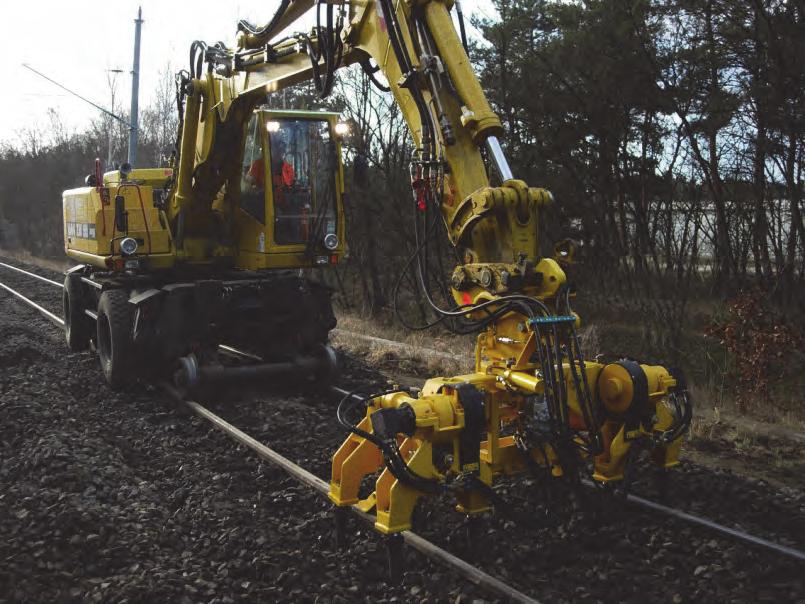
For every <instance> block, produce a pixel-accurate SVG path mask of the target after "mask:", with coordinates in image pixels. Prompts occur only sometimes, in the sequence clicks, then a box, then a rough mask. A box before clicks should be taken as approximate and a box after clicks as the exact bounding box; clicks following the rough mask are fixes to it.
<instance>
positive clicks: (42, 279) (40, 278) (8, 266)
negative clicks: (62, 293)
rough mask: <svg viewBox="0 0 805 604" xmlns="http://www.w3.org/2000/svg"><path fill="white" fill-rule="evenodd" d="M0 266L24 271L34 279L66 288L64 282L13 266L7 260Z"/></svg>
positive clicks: (24, 273)
mask: <svg viewBox="0 0 805 604" xmlns="http://www.w3.org/2000/svg"><path fill="white" fill-rule="evenodd" d="M0 266H2V267H5V268H7V269H11V270H12V271H17V272H18V273H22V274H23V275H28V276H29V277H33V278H34V279H39V280H40V281H44V282H45V283H50V284H51V285H56V286H57V287H61V288H64V285H63V284H62V283H59V282H58V281H54V280H53V279H48V278H47V277H43V276H42V275H37V274H36V273H31V272H28V271H24V270H22V269H21V268H17V267H16V266H11V265H10V264H6V263H5V262H0Z"/></svg>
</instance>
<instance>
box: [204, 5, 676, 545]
mask: <svg viewBox="0 0 805 604" xmlns="http://www.w3.org/2000/svg"><path fill="white" fill-rule="evenodd" d="M313 7H316V8H317V10H319V24H318V26H317V27H316V28H315V29H314V31H313V33H312V35H309V36H308V35H296V36H289V37H285V38H280V41H279V42H276V43H274V42H272V40H274V39H275V37H276V36H277V35H278V34H280V32H281V31H282V30H283V29H284V28H285V27H286V26H288V25H290V24H291V23H293V22H294V20H295V19H297V18H298V17H299V15H301V14H302V13H304V12H305V11H306V10H307V9H309V8H313ZM451 8H452V2H450V1H449V0H361V1H354V2H343V3H330V2H327V3H325V2H314V1H312V0H287V1H283V2H282V3H281V5H280V8H279V10H278V12H277V14H276V16H275V17H274V19H273V20H272V21H271V23H269V24H268V25H267V26H266V27H264V28H261V29H258V28H254V27H252V26H250V25H248V24H241V29H242V31H241V34H240V36H239V40H238V47H239V48H238V49H237V50H236V51H231V52H226V53H218V54H217V57H216V53H215V52H213V53H212V61H213V63H216V65H217V67H216V69H217V70H218V71H220V72H222V73H226V71H227V70H228V69H230V66H231V65H235V66H237V65H241V66H243V65H248V66H246V67H242V69H241V72H240V73H239V74H237V75H235V76H233V79H232V82H233V84H234V85H236V87H237V89H238V90H241V91H247V90H254V91H259V94H265V93H266V92H271V91H272V90H276V89H278V88H280V87H282V86H284V85H286V84H288V83H293V82H296V81H299V80H301V79H305V78H308V77H309V78H313V79H314V80H315V81H316V83H317V87H318V89H319V91H320V92H321V93H322V94H327V92H328V91H329V89H330V88H331V87H332V81H333V80H332V77H333V73H334V72H335V70H336V69H338V68H340V67H342V66H345V65H349V64H354V63H360V64H361V65H362V66H363V68H364V70H366V71H367V72H368V73H369V75H370V77H372V78H373V77H374V76H373V73H374V72H376V71H379V72H381V73H382V74H383V75H384V76H385V79H386V80H387V82H388V88H389V90H390V92H391V93H392V94H393V95H394V98H395V100H396V102H397V104H398V105H399V107H400V110H401V112H402V114H403V116H404V118H405V120H406V122H407V123H408V126H409V128H410V131H411V135H412V138H413V142H414V146H415V149H416V154H415V159H414V161H413V163H412V166H411V183H412V188H413V202H414V205H415V210H414V213H415V224H414V228H415V234H416V236H417V245H418V252H420V253H419V254H418V255H417V256H416V257H415V258H413V259H412V261H414V264H413V266H414V270H415V271H416V274H417V276H418V279H419V283H420V288H421V290H422V292H423V293H424V294H425V296H426V298H427V300H428V302H429V303H430V304H431V306H432V307H433V309H434V311H435V312H436V313H437V314H438V315H439V317H440V321H442V322H444V323H445V324H448V325H451V326H452V327H453V329H455V330H456V331H459V332H463V333H467V332H476V333H478V336H477V343H476V348H475V370H474V372H473V373H471V374H468V375H462V376H455V377H447V378H433V379H431V380H428V381H427V382H426V383H425V385H424V387H423V388H422V389H421V391H418V392H405V391H392V392H385V393H375V394H372V395H366V396H357V395H355V396H350V397H347V398H345V399H344V401H342V404H341V405H340V406H339V413H338V417H339V421H341V423H343V424H344V425H345V426H346V427H347V428H348V429H349V430H350V435H349V437H348V438H347V439H346V441H345V442H344V443H343V445H342V446H341V447H340V449H339V450H338V451H337V452H336V454H335V455H334V457H333V467H332V480H331V488H330V498H331V500H332V501H333V502H334V503H335V504H336V505H337V506H348V505H354V504H357V505H359V506H360V507H361V508H362V509H363V510H365V511H368V510H371V509H375V510H376V514H377V521H376V525H375V526H376V528H377V529H378V530H380V531H382V532H384V533H396V532H399V531H403V530H406V529H408V528H410V527H411V514H412V511H413V508H414V505H415V503H416V502H417V500H418V499H419V498H420V497H422V496H425V495H429V494H434V493H441V492H444V491H450V492H452V493H454V494H455V496H456V500H457V504H458V509H459V510H460V511H462V512H464V513H466V514H476V513H479V512H483V511H486V510H488V509H489V508H490V505H491V503H492V502H493V501H494V500H495V495H494V491H492V488H491V486H492V483H493V480H494V478H495V476H497V475H500V474H510V473H513V472H519V471H522V470H532V471H536V470H535V469H539V468H541V469H542V470H541V471H544V470H545V469H547V471H548V472H549V473H550V474H551V475H552V476H554V477H563V476H564V477H567V478H570V479H577V478H578V477H579V475H580V473H581V472H583V471H585V468H587V467H588V466H589V467H590V468H591V470H590V473H591V474H592V477H593V478H594V479H595V480H596V481H598V482H600V483H610V482H614V481H620V480H622V479H623V477H624V471H625V467H626V461H627V459H628V457H629V454H630V451H632V450H633V449H634V445H635V443H640V444H641V445H646V446H648V447H649V448H650V449H651V451H652V456H653V460H654V462H655V463H656V464H657V465H658V466H659V467H660V468H670V467H673V466H675V465H677V464H678V452H679V447H680V443H681V437H682V434H683V432H684V431H685V429H686V428H687V424H688V423H689V421H690V401H689V398H688V395H687V391H686V387H685V383H684V379H683V377H682V375H681V373H680V372H679V371H675V370H671V369H668V368H665V367H662V366H655V365H646V364H640V363H637V362H635V361H631V360H626V359H624V360H621V361H618V362H616V363H610V364H602V363H598V362H592V361H589V360H585V359H584V356H583V353H582V350H581V346H580V343H579V338H578V335H577V332H576V330H577V328H578V326H579V324H580V319H579V317H578V315H576V314H575V313H574V312H573V310H572V308H571V299H572V298H573V295H574V294H573V292H572V290H571V288H570V286H569V285H568V283H567V278H566V275H565V272H564V270H563V268H562V264H561V263H562V262H563V260H564V259H566V254H567V251H566V250H564V251H563V252H558V253H557V255H556V258H548V257H543V256H541V254H540V248H539V239H538V232H539V217H540V212H541V211H542V210H543V208H545V207H547V206H549V205H550V204H551V203H553V197H552V196H551V194H550V193H549V192H548V191H546V190H544V189H539V188H534V187H530V186H528V185H527V184H526V183H525V182H523V181H521V180H517V179H515V178H514V177H513V175H512V171H511V169H510V167H509V165H508V163H507V161H506V158H505V156H504V154H503V151H502V150H501V146H500V143H499V137H500V136H501V135H502V133H503V128H502V125H501V122H500V119H499V118H498V116H497V115H496V114H495V113H494V111H493V110H492V108H491V107H490V105H489V103H488V101H487V99H486V97H485V95H484V93H483V90H482V88H481V86H480V84H479V82H478V80H477V78H476V77H475V74H474V73H473V71H472V68H471V65H470V61H469V59H468V56H467V53H466V51H465V48H464V46H463V44H462V41H461V40H460V38H459V36H458V34H457V33H456V31H455V28H454V26H453V20H452V17H451V15H450V10H451ZM322 12H323V13H324V20H325V23H326V24H325V25H322V24H321V23H322V16H321V15H322ZM219 90H220V91H221V92H219ZM202 94H203V95H204V94H206V95H209V96H210V97H211V99H212V101H211V102H212V103H213V104H214V105H215V104H218V105H217V106H219V107H221V112H222V113H221V115H225V112H226V111H227V104H228V102H227V97H228V96H229V95H231V92H229V89H227V88H225V87H220V88H216V87H213V86H208V87H207V88H206V89H205V91H204V92H202ZM243 94H248V93H241V94H240V96H243ZM219 97H220V98H219ZM234 106H235V103H231V104H230V107H229V109H228V110H229V111H232V107H234ZM485 153H486V154H487V156H488V158H489V160H490V163H491V166H492V167H493V168H494V171H495V172H496V176H497V177H498V179H499V184H498V185H493V184H491V183H490V179H489V174H488V171H487V164H486V162H485V161H484V154H485ZM442 224H443V225H444V226H445V227H446V229H447V234H448V237H449V239H450V241H451V242H452V244H453V245H454V246H456V248H457V251H458V256H459V257H460V258H461V260H462V262H461V264H460V265H459V266H457V267H456V268H455V270H454V272H453V274H452V280H451V283H450V291H451V295H452V298H453V304H452V305H451V306H449V307H447V308H440V307H439V306H438V305H437V304H436V302H435V301H434V300H433V298H432V297H431V296H430V291H429V287H428V286H429V284H428V279H429V270H428V267H427V266H425V265H423V258H424V257H425V256H426V254H424V253H422V252H423V250H425V249H426V248H427V246H428V240H429V237H430V234H431V232H432V228H433V226H434V225H436V226H438V225H442ZM356 414H357V416H358V417H357V418H355V419H352V418H354V416H355V415H356ZM368 476H374V477H375V482H374V490H373V491H372V492H371V493H369V494H366V493H364V492H362V491H361V485H362V483H363V482H364V479H365V478H366V477H368Z"/></svg>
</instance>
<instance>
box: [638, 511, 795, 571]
mask: <svg viewBox="0 0 805 604" xmlns="http://www.w3.org/2000/svg"><path fill="white" fill-rule="evenodd" d="M626 500H627V501H628V502H630V503H634V504H635V505H639V506H642V507H645V508H648V509H650V510H654V511H656V512H660V513H662V514H666V515H668V516H671V517H672V518H678V519H679V520H683V521H685V522H690V523H691V524H696V525H698V526H702V527H704V528H706V529H709V530H711V531H715V532H717V533H720V534H722V535H726V536H727V537H731V538H733V539H735V540H737V541H741V542H743V543H746V544H749V545H754V546H757V547H763V548H766V549H769V550H771V551H774V552H777V553H778V554H782V555H784V556H789V557H791V558H794V559H795V560H799V561H801V562H805V552H803V551H800V550H798V549H794V548H793V547H788V546H787V545H782V544H780V543H775V542H773V541H769V540H768V539H763V538H762V537H755V536H754V535H750V534H749V533H746V532H744V531H740V530H738V529H734V528H730V527H728V526H724V525H723V524H718V523H717V522H713V521H712V520H708V519H707V518H702V517H700V516H694V515H693V514H688V513H687V512H683V511H682V510H677V509H676V508H672V507H669V506H667V505H663V504H661V503H657V502H656V501H651V500H650V499H645V498H643V497H640V496H639V495H626Z"/></svg>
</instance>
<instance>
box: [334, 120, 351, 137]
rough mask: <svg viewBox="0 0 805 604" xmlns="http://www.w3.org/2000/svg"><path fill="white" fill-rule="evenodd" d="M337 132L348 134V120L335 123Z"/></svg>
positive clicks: (338, 133) (340, 134)
mask: <svg viewBox="0 0 805 604" xmlns="http://www.w3.org/2000/svg"><path fill="white" fill-rule="evenodd" d="M335 133H336V134H337V135H338V136H346V135H347V134H349V124H348V123H346V122H338V123H337V124H336V125H335Z"/></svg>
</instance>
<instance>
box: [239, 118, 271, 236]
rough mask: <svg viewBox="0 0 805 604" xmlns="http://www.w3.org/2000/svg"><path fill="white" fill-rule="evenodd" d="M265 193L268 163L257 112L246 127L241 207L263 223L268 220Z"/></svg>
mask: <svg viewBox="0 0 805 604" xmlns="http://www.w3.org/2000/svg"><path fill="white" fill-rule="evenodd" d="M265 195H266V165H265V157H264V156H263V144H262V133H261V132H260V117H259V116H258V115H257V114H256V113H255V114H254V115H252V119H251V120H249V125H248V126H247V127H246V142H245V145H244V151H243V165H242V166H241V172H240V208H241V209H242V210H243V211H244V212H246V213H247V214H249V215H250V216H251V217H252V218H255V219H256V220H258V221H260V222H261V223H263V224H265V222H266V197H265Z"/></svg>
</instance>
